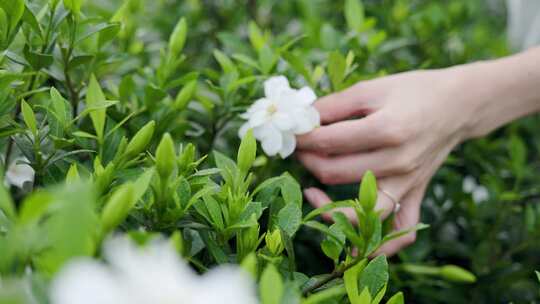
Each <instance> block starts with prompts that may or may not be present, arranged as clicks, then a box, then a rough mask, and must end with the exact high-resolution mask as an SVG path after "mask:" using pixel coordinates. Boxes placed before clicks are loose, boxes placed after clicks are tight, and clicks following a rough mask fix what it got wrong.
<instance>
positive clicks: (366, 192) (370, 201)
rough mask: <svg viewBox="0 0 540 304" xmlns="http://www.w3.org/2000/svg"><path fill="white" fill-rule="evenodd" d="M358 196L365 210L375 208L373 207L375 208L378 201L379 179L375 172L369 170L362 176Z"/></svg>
mask: <svg viewBox="0 0 540 304" xmlns="http://www.w3.org/2000/svg"><path fill="white" fill-rule="evenodd" d="M358 198H359V201H360V206H362V208H364V210H365V211H369V210H373V208H375V204H376V203H377V180H376V179H375V175H373V172H371V171H367V172H366V173H365V174H364V176H363V177H362V182H361V183H360V191H359V193H358Z"/></svg>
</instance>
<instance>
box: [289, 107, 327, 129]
mask: <svg viewBox="0 0 540 304" xmlns="http://www.w3.org/2000/svg"><path fill="white" fill-rule="evenodd" d="M293 117H294V120H295V122H296V127H295V129H294V130H293V131H294V134H297V135H300V134H305V133H307V132H310V131H312V130H313V129H314V128H316V127H318V126H319V125H320V115H319V112H318V111H317V110H316V109H315V108H313V107H307V108H303V109H299V110H296V111H295V112H294V116H293Z"/></svg>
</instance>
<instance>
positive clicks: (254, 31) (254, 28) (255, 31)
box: [248, 21, 266, 52]
mask: <svg viewBox="0 0 540 304" xmlns="http://www.w3.org/2000/svg"><path fill="white" fill-rule="evenodd" d="M248 29H249V42H251V45H252V46H253V48H254V49H255V50H256V51H257V52H259V51H260V50H261V49H262V48H263V46H264V45H265V43H266V39H265V38H264V35H263V33H262V31H261V29H260V28H259V26H258V25H257V23H255V22H253V21H250V22H249V26H248Z"/></svg>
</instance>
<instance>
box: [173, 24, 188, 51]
mask: <svg viewBox="0 0 540 304" xmlns="http://www.w3.org/2000/svg"><path fill="white" fill-rule="evenodd" d="M186 35H187V23H186V19H185V18H182V19H180V21H178V23H177V24H176V26H175V27H174V30H173V32H172V34H171V37H170V38H169V53H170V54H171V55H172V56H178V55H179V54H180V52H182V49H183V48H184V44H185V43H186Z"/></svg>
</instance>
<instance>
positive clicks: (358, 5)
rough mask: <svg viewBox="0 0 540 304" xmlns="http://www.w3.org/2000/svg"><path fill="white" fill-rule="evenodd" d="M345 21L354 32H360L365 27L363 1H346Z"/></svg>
mask: <svg viewBox="0 0 540 304" xmlns="http://www.w3.org/2000/svg"><path fill="white" fill-rule="evenodd" d="M343 11H344V12H345V20H346V21H347V26H348V27H349V29H350V30H352V31H360V30H361V29H362V26H363V25H364V18H365V16H364V6H363V4H362V1H361V0H345V7H344V9H343Z"/></svg>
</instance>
